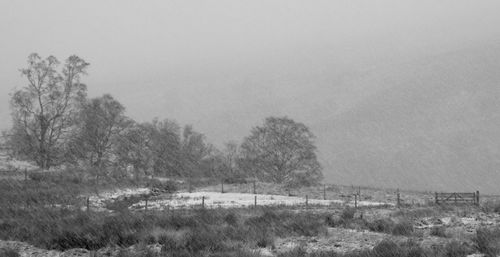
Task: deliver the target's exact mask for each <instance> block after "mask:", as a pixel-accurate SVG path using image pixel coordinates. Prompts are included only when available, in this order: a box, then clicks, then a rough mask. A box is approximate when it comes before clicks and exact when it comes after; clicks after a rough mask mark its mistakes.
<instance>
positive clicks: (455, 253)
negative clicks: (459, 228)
mask: <svg viewBox="0 0 500 257" xmlns="http://www.w3.org/2000/svg"><path fill="white" fill-rule="evenodd" d="M472 252H473V250H472V249H471V248H470V247H468V246H466V245H464V244H462V243H460V242H458V241H452V242H450V243H448V244H446V246H445V251H444V256H446V257H465V256H467V255H469V254H471V253H472Z"/></svg>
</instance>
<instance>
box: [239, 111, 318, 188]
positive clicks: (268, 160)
mask: <svg viewBox="0 0 500 257" xmlns="http://www.w3.org/2000/svg"><path fill="white" fill-rule="evenodd" d="M313 139H314V136H313V134H312V133H311V132H310V131H309V128H308V127H307V126H306V125H304V124H302V123H298V122H295V121H293V120H291V119H289V118H287V117H283V118H276V117H270V118H267V119H266V120H265V122H264V125H263V126H261V127H255V128H253V129H252V131H251V134H250V136H248V137H247V138H245V140H244V142H243V144H242V146H241V148H242V155H243V158H242V160H241V164H242V166H243V167H244V169H245V170H246V171H248V172H250V173H251V174H254V175H256V176H257V177H260V178H263V179H267V180H270V181H273V182H276V183H287V184H289V183H291V181H295V180H297V179H298V178H303V177H307V178H308V179H309V180H310V181H312V182H317V181H319V180H321V179H322V172H321V165H320V164H319V162H318V160H317V159H316V146H315V145H314V143H313ZM304 174H305V175H306V176H304Z"/></svg>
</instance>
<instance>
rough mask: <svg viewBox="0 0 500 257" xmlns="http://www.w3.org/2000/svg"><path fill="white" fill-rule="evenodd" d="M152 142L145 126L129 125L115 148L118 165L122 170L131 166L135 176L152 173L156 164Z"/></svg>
mask: <svg viewBox="0 0 500 257" xmlns="http://www.w3.org/2000/svg"><path fill="white" fill-rule="evenodd" d="M151 141H152V138H151V137H150V136H149V134H148V131H147V129H146V128H145V126H144V125H143V124H138V123H132V124H131V125H129V126H128V127H127V128H126V129H125V130H124V131H123V132H122V133H121V136H120V137H118V140H117V142H116V145H115V146H114V155H115V157H116V163H117V165H118V166H119V167H120V168H121V169H127V167H128V166H130V165H131V166H132V167H133V170H134V173H135V174H134V175H135V176H139V175H140V174H145V173H149V172H151V170H152V168H153V164H154V153H153V151H152V149H151V147H150V145H151Z"/></svg>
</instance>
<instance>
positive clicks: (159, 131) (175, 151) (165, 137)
mask: <svg viewBox="0 0 500 257" xmlns="http://www.w3.org/2000/svg"><path fill="white" fill-rule="evenodd" d="M142 126H143V128H144V130H145V132H146V133H147V135H148V137H149V138H150V139H151V140H149V142H148V145H147V147H148V149H149V150H150V151H151V152H152V155H153V167H152V169H153V170H152V172H153V174H158V175H165V176H182V153H181V137H180V127H179V125H178V124H177V123H176V122H174V121H170V120H163V121H158V119H154V120H153V121H152V122H150V123H145V124H143V125H142Z"/></svg>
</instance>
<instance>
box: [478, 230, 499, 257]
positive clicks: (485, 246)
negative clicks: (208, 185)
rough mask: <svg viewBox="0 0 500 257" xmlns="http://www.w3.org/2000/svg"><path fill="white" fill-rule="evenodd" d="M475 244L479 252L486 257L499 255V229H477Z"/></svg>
mask: <svg viewBox="0 0 500 257" xmlns="http://www.w3.org/2000/svg"><path fill="white" fill-rule="evenodd" d="M474 241H475V243H476V246H477V249H478V250H479V252H481V253H484V254H485V255H486V256H488V257H489V256H497V255H498V254H500V229H499V228H494V229H488V228H479V229H477V230H476V238H475V240H474Z"/></svg>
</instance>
